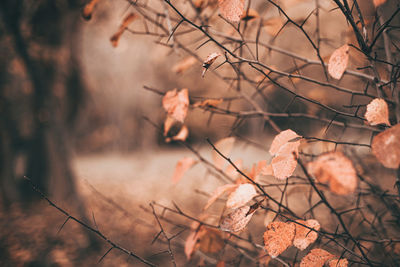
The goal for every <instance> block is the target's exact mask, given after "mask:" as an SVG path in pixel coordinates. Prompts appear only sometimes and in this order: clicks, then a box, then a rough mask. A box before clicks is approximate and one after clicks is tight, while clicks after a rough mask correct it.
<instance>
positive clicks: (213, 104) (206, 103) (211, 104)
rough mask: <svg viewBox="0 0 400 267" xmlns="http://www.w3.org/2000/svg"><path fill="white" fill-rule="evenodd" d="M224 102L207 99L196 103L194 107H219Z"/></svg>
mask: <svg viewBox="0 0 400 267" xmlns="http://www.w3.org/2000/svg"><path fill="white" fill-rule="evenodd" d="M223 101H224V100H223V99H222V98H221V99H205V100H203V101H200V102H196V103H194V104H193V107H217V106H218V105H219V104H221V103H222V102H223Z"/></svg>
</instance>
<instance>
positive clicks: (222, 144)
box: [212, 137, 235, 169]
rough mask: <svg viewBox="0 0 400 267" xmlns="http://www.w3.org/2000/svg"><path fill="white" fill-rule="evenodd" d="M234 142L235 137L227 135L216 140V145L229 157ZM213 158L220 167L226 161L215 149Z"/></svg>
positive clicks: (220, 167)
mask: <svg viewBox="0 0 400 267" xmlns="http://www.w3.org/2000/svg"><path fill="white" fill-rule="evenodd" d="M234 143H235V138H234V137H226V138H223V139H221V140H219V141H218V142H216V143H215V147H216V148H217V149H218V151H220V152H221V154H222V155H224V156H225V157H228V156H229V154H230V153H231V151H232V148H233V144H234ZM212 159H213V162H214V165H215V167H217V168H218V169H222V167H223V166H224V163H225V159H224V158H223V157H221V156H220V155H219V154H218V153H217V151H215V150H213V151H212Z"/></svg>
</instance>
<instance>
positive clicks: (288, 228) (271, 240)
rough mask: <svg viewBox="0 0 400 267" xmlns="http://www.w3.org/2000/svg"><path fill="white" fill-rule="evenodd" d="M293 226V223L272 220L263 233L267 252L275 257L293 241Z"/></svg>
mask: <svg viewBox="0 0 400 267" xmlns="http://www.w3.org/2000/svg"><path fill="white" fill-rule="evenodd" d="M294 233H295V226H294V224H293V223H284V222H272V223H270V224H268V226H267V230H266V231H265V233H264V246H265V249H266V250H267V252H268V254H269V255H270V256H271V257H272V258H275V257H277V256H279V255H280V254H281V253H282V252H284V251H285V250H286V249H287V248H288V247H289V246H290V245H292V243H293V238H294Z"/></svg>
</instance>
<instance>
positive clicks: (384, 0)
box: [373, 0, 386, 8]
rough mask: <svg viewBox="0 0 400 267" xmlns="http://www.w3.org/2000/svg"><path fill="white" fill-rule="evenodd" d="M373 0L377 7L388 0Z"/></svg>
mask: <svg viewBox="0 0 400 267" xmlns="http://www.w3.org/2000/svg"><path fill="white" fill-rule="evenodd" d="M373 1H374V6H375V8H377V7H378V6H380V5H383V4H384V3H386V0H373Z"/></svg>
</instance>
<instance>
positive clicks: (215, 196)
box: [203, 184, 238, 210]
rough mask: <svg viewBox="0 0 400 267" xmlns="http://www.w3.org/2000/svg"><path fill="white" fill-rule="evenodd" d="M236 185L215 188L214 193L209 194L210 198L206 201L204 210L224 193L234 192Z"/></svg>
mask: <svg viewBox="0 0 400 267" xmlns="http://www.w3.org/2000/svg"><path fill="white" fill-rule="evenodd" d="M237 186H238V185H236V184H226V185H222V186H219V187H217V189H215V191H214V192H213V193H212V194H211V197H210V198H209V199H208V201H207V204H206V205H205V206H204V208H203V209H204V210H206V209H208V208H209V207H210V206H211V205H212V204H213V203H214V202H215V201H216V200H217V199H218V198H220V197H221V196H222V195H223V194H224V193H225V192H229V191H232V190H234V189H235V188H236V187H237Z"/></svg>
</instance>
